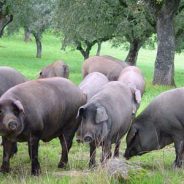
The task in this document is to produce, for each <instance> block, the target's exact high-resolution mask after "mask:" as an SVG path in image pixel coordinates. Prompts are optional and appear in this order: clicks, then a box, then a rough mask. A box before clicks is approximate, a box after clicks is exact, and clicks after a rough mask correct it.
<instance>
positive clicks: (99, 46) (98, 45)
mask: <svg viewBox="0 0 184 184" xmlns="http://www.w3.org/2000/svg"><path fill="white" fill-rule="evenodd" d="M101 47H102V42H98V43H97V51H96V56H99V55H100V51H101Z"/></svg>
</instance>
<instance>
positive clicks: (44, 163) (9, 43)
mask: <svg viewBox="0 0 184 184" xmlns="http://www.w3.org/2000/svg"><path fill="white" fill-rule="evenodd" d="M60 48H61V43H60V40H59V38H56V37H54V36H53V35H51V34H50V33H47V34H45V35H44V37H43V57H42V59H36V58H35V54H36V48H35V43H34V39H32V42H29V43H24V42H23V36H22V35H21V34H18V35H14V36H12V37H4V38H2V39H0V65H7V66H11V67H14V68H16V69H17V70H19V71H20V72H22V73H23V74H24V75H25V76H26V77H27V78H28V79H36V78H37V76H38V73H39V71H40V69H41V68H42V67H43V66H45V65H48V64H49V63H51V62H52V61H54V60H56V59H63V60H64V61H65V62H66V63H68V65H69V66H70V71H71V72H70V79H71V80H72V81H73V82H74V83H76V84H79V83H80V81H81V79H82V76H81V64H82V62H83V58H82V56H81V55H80V53H79V52H78V51H74V50H71V49H67V50H66V51H65V52H64V51H61V50H60ZM95 49H96V48H94V50H93V51H92V55H94V54H95V51H96V50H95ZM101 54H108V55H112V56H115V57H117V58H120V59H124V58H125V57H126V54H127V51H125V50H121V49H115V48H111V47H110V44H109V43H104V44H103V45H102V52H101ZM155 56H156V51H155V50H144V49H142V50H141V51H140V53H139V57H138V66H139V67H140V68H141V69H142V71H143V73H144V75H145V78H146V91H145V94H144V97H143V100H142V103H141V107H140V108H139V112H138V113H140V112H141V111H142V110H143V109H144V108H145V107H146V106H147V105H148V104H149V102H150V101H151V100H152V99H153V98H154V97H155V96H157V95H158V94H160V93H161V92H162V91H165V90H168V89H170V88H169V87H164V86H153V85H152V84H151V81H152V76H153V67H154V60H155ZM183 60H184V55H183V54H181V55H176V57H175V68H176V72H175V81H176V85H177V87H180V86H183V85H184V80H183V76H184V64H183ZM122 142H123V143H122V147H121V153H122V154H123V152H124V150H125V140H123V141H122ZM18 147H19V151H18V154H17V155H16V156H15V157H14V158H13V159H12V160H11V168H12V170H11V173H10V174H6V175H3V174H0V183H2V184H5V183H12V184H18V183H28V184H29V183H30V184H32V183H40V184H42V183H44V184H45V183H46V184H47V183H48V184H51V183H54V184H55V183H56V184H57V183H58V184H59V183H64V184H65V183H85V184H92V183H109V184H110V183H112V184H116V183H121V182H120V181H118V180H117V179H113V178H110V177H109V176H108V175H107V174H106V173H105V172H103V171H102V170H101V171H99V170H98V171H89V170H88V159H89V157H88V155H89V153H88V147H87V146H86V145H78V144H77V143H76V142H75V141H74V143H73V146H72V148H71V150H70V154H69V166H68V169H67V170H66V171H64V170H60V169H58V168H57V163H58V162H59V157H60V152H61V148H60V144H59V141H58V140H57V139H55V140H53V141H51V142H49V143H43V142H41V145H40V148H39V158H40V164H41V169H42V174H41V176H39V177H32V176H31V175H30V167H31V164H30V160H29V157H28V152H27V144H26V143H20V144H19V146H18ZM99 155H100V150H99V151H98V157H99ZM174 157H175V153H174V148H173V145H170V146H168V147H167V148H164V149H162V150H159V151H153V152H151V153H148V154H145V155H143V156H141V157H134V158H132V159H131V160H130V162H135V163H136V164H139V165H140V166H142V167H143V168H144V170H145V172H143V173H140V174H138V175H135V174H132V175H130V177H129V179H128V181H126V183H135V184H137V183H141V184H142V183H143V184H144V183H145V184H146V183H149V184H152V183H153V184H161V183H178V184H179V183H184V181H183V178H184V170H173V169H172V162H173V160H174ZM0 158H2V147H1V148H0ZM70 170H72V171H74V170H75V171H76V170H77V171H80V172H78V174H77V175H75V176H70V175H69V174H66V173H70ZM83 173H84V174H83Z"/></svg>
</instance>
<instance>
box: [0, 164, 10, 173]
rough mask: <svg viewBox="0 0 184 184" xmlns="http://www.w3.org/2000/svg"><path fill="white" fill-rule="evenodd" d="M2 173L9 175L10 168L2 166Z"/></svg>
mask: <svg viewBox="0 0 184 184" xmlns="http://www.w3.org/2000/svg"><path fill="white" fill-rule="evenodd" d="M0 172H1V173H9V172H10V168H8V167H3V166H1V168H0Z"/></svg>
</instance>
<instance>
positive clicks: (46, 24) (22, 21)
mask: <svg viewBox="0 0 184 184" xmlns="http://www.w3.org/2000/svg"><path fill="white" fill-rule="evenodd" d="M6 3H7V5H8V6H9V7H10V12H11V14H13V17H14V21H13V22H12V24H10V26H9V27H10V28H9V29H10V30H11V31H10V32H13V31H17V30H19V28H24V29H25V30H28V31H29V32H30V33H32V34H33V36H34V38H35V42H36V46H37V53H36V57H37V58H40V57H41V55H42V43H41V39H42V34H43V32H44V31H45V30H46V29H48V28H50V27H51V23H52V21H53V18H54V17H53V16H54V9H55V5H56V0H39V1H37V0H26V1H24V0H15V1H14V2H12V1H11V0H7V1H6Z"/></svg>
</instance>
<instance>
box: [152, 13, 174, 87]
mask: <svg viewBox="0 0 184 184" xmlns="http://www.w3.org/2000/svg"><path fill="white" fill-rule="evenodd" d="M157 38H158V49H157V56H156V61H155V70H154V78H153V84H159V85H172V86H174V85H175V82H174V56H175V34H174V26H173V15H171V14H170V15H168V14H162V13H161V14H160V15H159V16H158V17H157Z"/></svg>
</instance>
